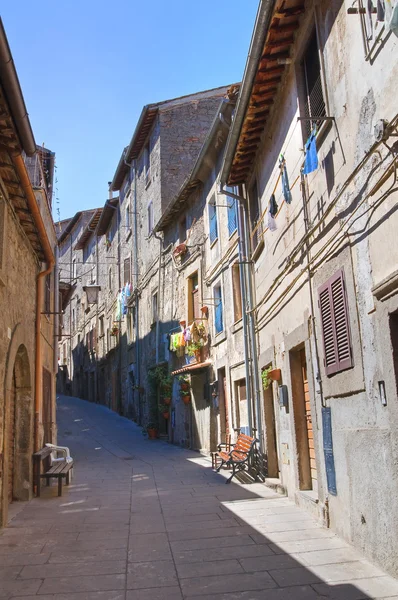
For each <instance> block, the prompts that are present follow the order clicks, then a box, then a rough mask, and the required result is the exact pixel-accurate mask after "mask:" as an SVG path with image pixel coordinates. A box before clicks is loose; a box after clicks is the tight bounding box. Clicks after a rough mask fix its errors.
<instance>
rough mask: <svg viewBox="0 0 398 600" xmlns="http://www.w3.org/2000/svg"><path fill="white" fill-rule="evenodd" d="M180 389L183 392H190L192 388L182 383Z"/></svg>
mask: <svg viewBox="0 0 398 600" xmlns="http://www.w3.org/2000/svg"><path fill="white" fill-rule="evenodd" d="M180 389H181V391H182V392H189V390H190V389H191V386H190V385H189V383H186V382H184V383H180Z"/></svg>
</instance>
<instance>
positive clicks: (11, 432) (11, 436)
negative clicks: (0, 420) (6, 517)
mask: <svg viewBox="0 0 398 600" xmlns="http://www.w3.org/2000/svg"><path fill="white" fill-rule="evenodd" d="M15 388H16V384H15V372H14V374H13V378H12V388H11V394H10V411H9V420H8V440H7V442H8V443H7V447H8V503H9V504H11V502H12V501H13V489H14V464H15V399H16V390H15Z"/></svg>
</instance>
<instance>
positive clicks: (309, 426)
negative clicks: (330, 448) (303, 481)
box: [300, 349, 318, 489]
mask: <svg viewBox="0 0 398 600" xmlns="http://www.w3.org/2000/svg"><path fill="white" fill-rule="evenodd" d="M300 358H301V373H302V378H303V389H304V402H305V420H306V425H307V440H308V454H309V459H310V470H311V479H312V489H314V483H316V482H317V479H318V476H317V472H316V460H315V447H314V431H313V427H312V415H311V402H310V391H309V387H308V377H307V363H306V360H305V350H304V349H303V350H301V352H300Z"/></svg>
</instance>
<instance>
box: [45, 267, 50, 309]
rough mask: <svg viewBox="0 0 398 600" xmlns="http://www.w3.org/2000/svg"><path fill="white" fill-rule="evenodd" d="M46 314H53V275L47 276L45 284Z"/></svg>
mask: <svg viewBox="0 0 398 600" xmlns="http://www.w3.org/2000/svg"><path fill="white" fill-rule="evenodd" d="M44 286H45V288H44V312H45V313H46V315H49V314H50V312H51V274H50V273H49V274H48V275H46V279H45V282H44Z"/></svg>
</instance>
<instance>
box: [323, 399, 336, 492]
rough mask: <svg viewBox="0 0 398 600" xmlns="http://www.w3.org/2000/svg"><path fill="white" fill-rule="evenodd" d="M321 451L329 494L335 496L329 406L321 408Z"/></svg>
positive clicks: (334, 472)
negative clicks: (323, 457)
mask: <svg viewBox="0 0 398 600" xmlns="http://www.w3.org/2000/svg"><path fill="white" fill-rule="evenodd" d="M322 427H323V452H324V456H325V469H326V480H327V484H328V491H329V494H332V495H333V496H337V486H336V470H335V467H334V454H333V437H332V413H331V410H330V408H326V407H325V406H324V407H323V408H322Z"/></svg>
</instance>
